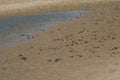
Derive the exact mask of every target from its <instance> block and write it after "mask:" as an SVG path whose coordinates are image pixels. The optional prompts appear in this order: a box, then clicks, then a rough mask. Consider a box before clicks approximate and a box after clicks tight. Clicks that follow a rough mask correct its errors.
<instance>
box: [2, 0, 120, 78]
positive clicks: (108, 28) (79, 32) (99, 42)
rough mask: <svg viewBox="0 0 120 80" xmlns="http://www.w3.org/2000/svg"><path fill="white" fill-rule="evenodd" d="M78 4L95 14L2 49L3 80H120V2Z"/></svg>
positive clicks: (56, 26)
mask: <svg viewBox="0 0 120 80" xmlns="http://www.w3.org/2000/svg"><path fill="white" fill-rule="evenodd" d="M49 1H50V0H49ZM51 1H52V0H51ZM58 1H59V0H58ZM60 1H62V0H60ZM63 1H64V0H63ZM66 1H67V0H66ZM70 1H72V0H70ZM77 1H78V4H80V3H79V1H81V2H82V1H87V2H86V4H85V3H84V6H83V8H84V9H92V10H93V11H92V12H90V13H88V14H87V15H84V16H82V17H80V18H76V19H73V20H70V21H65V22H63V23H61V24H57V25H54V26H53V27H52V28H50V29H49V30H48V31H42V32H36V33H35V34H33V35H32V36H33V39H31V40H28V41H23V42H20V43H18V44H15V45H12V46H10V47H8V48H3V49H2V48H1V49H0V53H1V54H0V80H120V1H119V0H113V1H112V0H106V1H102V0H101V1H100V0H99V1H97V0H95V2H94V3H91V2H92V0H90V3H91V4H89V1H88V0H75V3H76V2H77ZM56 2H57V1H56ZM78 4H77V3H76V5H77V6H74V5H71V4H70V5H69V4H68V5H67V6H69V8H66V9H63V8H61V10H74V9H82V8H81V7H80V6H78ZM88 4H89V5H88ZM59 8H60V7H59ZM59 8H57V9H58V11H59V10H60V9H59ZM57 9H56V10H57ZM46 11H47V10H46ZM48 11H49V10H48Z"/></svg>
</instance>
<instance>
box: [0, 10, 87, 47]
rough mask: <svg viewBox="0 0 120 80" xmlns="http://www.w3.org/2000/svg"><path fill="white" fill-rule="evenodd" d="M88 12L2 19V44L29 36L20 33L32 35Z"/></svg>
mask: <svg viewBox="0 0 120 80" xmlns="http://www.w3.org/2000/svg"><path fill="white" fill-rule="evenodd" d="M86 12H88V10H82V11H67V12H54V13H46V14H38V15H30V16H19V17H12V18H5V19H0V46H2V47H3V46H6V45H8V44H11V43H16V42H19V41H21V40H26V39H28V36H27V37H26V36H20V35H21V34H24V35H30V34H31V33H33V32H35V31H41V30H46V29H48V28H49V27H50V25H52V24H55V23H57V22H61V21H65V20H70V19H74V18H76V17H80V16H81V15H83V14H84V13H86Z"/></svg>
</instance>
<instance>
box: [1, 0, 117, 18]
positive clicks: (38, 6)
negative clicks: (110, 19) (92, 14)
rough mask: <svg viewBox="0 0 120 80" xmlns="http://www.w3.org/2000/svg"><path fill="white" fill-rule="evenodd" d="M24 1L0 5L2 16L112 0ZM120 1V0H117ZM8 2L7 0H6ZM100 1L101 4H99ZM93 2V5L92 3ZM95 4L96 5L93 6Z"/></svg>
mask: <svg viewBox="0 0 120 80" xmlns="http://www.w3.org/2000/svg"><path fill="white" fill-rule="evenodd" d="M22 1H23V0H22ZM27 1H28V0H25V1H23V3H21V2H19V0H17V1H16V0H13V1H12V2H14V3H12V2H11V1H9V2H8V3H6V4H4V3H1V5H0V12H1V13H0V17H8V16H9V17H10V16H20V15H31V14H38V13H46V12H55V11H65V10H71V9H72V10H76V9H88V8H96V7H97V6H98V5H101V4H100V3H101V2H110V1H112V0H106V1H104V0H94V1H92V0H90V1H88V0H74V2H73V0H35V1H29V2H27ZM115 1H119V0H115ZM6 2H7V0H6ZM98 3H99V4H98ZM90 4H92V5H90ZM93 6H94V7H93Z"/></svg>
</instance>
